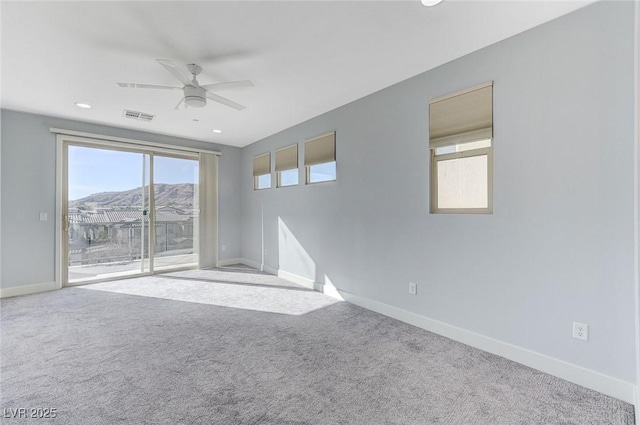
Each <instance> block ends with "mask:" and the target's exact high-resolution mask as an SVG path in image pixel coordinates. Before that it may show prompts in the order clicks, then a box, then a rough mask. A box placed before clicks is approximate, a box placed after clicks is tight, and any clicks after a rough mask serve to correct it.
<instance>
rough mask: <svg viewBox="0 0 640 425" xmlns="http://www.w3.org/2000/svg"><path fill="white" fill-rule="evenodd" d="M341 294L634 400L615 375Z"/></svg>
mask: <svg viewBox="0 0 640 425" xmlns="http://www.w3.org/2000/svg"><path fill="white" fill-rule="evenodd" d="M338 292H339V293H340V295H341V296H342V298H343V299H344V300H345V301H347V302H350V303H352V304H355V305H358V306H360V307H363V308H366V309H367V310H372V311H375V312H377V313H380V314H384V315H385V316H389V317H393V318H394V319H398V320H400V321H403V322H406V323H409V324H411V325H414V326H417V327H419V328H422V329H425V330H427V331H430V332H433V333H436V334H438V335H442V336H445V337H447V338H451V339H453V340H455V341H458V342H461V343H463V344H466V345H470V346H472V347H475V348H478V349H480V350H483V351H487V352H489V353H492V354H496V355H498V356H501V357H505V358H507V359H509V360H513V361H515V362H517V363H520V364H523V365H525V366H529V367H531V368H533V369H536V370H539V371H541V372H545V373H548V374H550V375H553V376H556V377H558V378H561V379H564V380H566V381H569V382H573V383H574V384H578V385H581V386H583V387H586V388H590V389H592V390H595V391H598V392H600V393H603V394H606V395H608V396H611V397H614V398H617V399H620V400H622V401H625V402H627V403H630V404H635V401H636V396H635V387H636V386H635V385H634V384H633V383H631V382H626V381H623V380H621V379H618V378H614V377H611V376H608V375H604V374H602V373H600V372H596V371H593V370H590V369H587V368H584V367H581V366H576V365H574V364H571V363H568V362H565V361H563V360H559V359H556V358H553V357H550V356H547V355H544V354H540V353H537V352H535V351H531V350H528V349H526V348H522V347H518V346H515V345H512V344H508V343H506V342H502V341H498V340H496V339H493V338H489V337H486V336H483V335H480V334H477V333H475V332H471V331H468V330H465V329H462V328H458V327H456V326H452V325H448V324H446V323H443V322H440V321H437V320H434V319H430V318H428V317H425V316H421V315H419V314H416V313H412V312H409V311H406V310H402V309H400V308H397V307H393V306H390V305H387V304H383V303H381V302H378V301H374V300H370V299H367V298H363V297H360V296H357V295H353V294H350V293H348V292H343V291H338Z"/></svg>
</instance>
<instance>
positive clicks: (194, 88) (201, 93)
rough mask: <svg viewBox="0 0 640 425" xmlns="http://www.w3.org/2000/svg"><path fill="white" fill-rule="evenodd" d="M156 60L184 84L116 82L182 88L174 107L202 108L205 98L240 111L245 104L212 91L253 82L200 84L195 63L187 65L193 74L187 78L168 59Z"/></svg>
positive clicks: (127, 84)
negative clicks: (174, 85)
mask: <svg viewBox="0 0 640 425" xmlns="http://www.w3.org/2000/svg"><path fill="white" fill-rule="evenodd" d="M156 61H157V62H158V63H159V64H160V65H162V66H163V67H164V68H165V69H166V70H167V71H169V73H170V74H171V75H173V76H174V77H176V78H177V79H178V80H179V81H180V82H181V83H182V84H183V85H184V86H183V87H171V86H156V85H151V84H135V83H118V85H119V86H120V87H128V88H132V89H161V90H182V91H183V93H184V97H183V98H182V99H181V100H180V102H178V104H177V105H176V107H175V109H184V108H185V107H187V106H189V107H193V108H202V107H204V106H205V105H206V104H207V99H209V100H213V101H214V102H218V103H221V104H223V105H226V106H229V107H230V108H233V109H237V110H238V111H241V110H243V109H244V108H245V106H243V105H240V104H239V103H236V102H233V101H231V100H229V99H227V98H224V97H222V96H218V95H217V94H215V93H213V92H215V91H218V90H226V89H235V88H239V87H251V86H253V83H252V82H251V81H248V80H244V81H229V82H226V83H214V84H205V85H204V86H201V85H200V84H199V83H198V81H197V80H196V76H197V75H198V74H200V72H202V68H201V67H200V66H198V65H196V64H195V63H190V64H188V65H187V69H188V70H189V72H190V73H191V75H192V76H193V77H192V78H189V77H188V76H187V74H185V73H184V72H183V71H181V70H180V69H179V68H178V67H177V66H176V64H175V63H173V62H172V61H170V60H168V59H156Z"/></svg>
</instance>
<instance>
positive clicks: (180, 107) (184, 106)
mask: <svg viewBox="0 0 640 425" xmlns="http://www.w3.org/2000/svg"><path fill="white" fill-rule="evenodd" d="M175 109H176V111H180V110H183V109H187V104H186V103H185V101H184V97H183V98H182V99H180V102H178V104H177V105H176V107H175Z"/></svg>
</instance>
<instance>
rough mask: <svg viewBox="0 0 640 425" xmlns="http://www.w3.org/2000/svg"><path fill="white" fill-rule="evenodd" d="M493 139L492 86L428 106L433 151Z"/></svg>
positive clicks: (478, 88) (445, 97) (450, 96)
mask: <svg viewBox="0 0 640 425" xmlns="http://www.w3.org/2000/svg"><path fill="white" fill-rule="evenodd" d="M492 137H493V82H489V83H485V84H482V85H481V86H477V87H474V88H471V89H468V90H465V91H462V92H457V93H454V94H451V95H448V96H443V97H440V98H437V99H434V100H432V101H431V102H430V103H429V146H430V147H432V148H436V147H440V146H447V145H453V144H458V143H464V142H473V141H476V140H483V139H491V138H492Z"/></svg>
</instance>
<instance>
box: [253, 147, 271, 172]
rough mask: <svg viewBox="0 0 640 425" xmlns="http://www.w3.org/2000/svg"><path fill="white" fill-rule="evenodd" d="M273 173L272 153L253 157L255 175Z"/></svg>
mask: <svg viewBox="0 0 640 425" xmlns="http://www.w3.org/2000/svg"><path fill="white" fill-rule="evenodd" d="M269 173H271V153H270V152H267V153H263V154H262V155H258V156H255V157H253V177H256V176H261V175H263V174H269Z"/></svg>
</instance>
